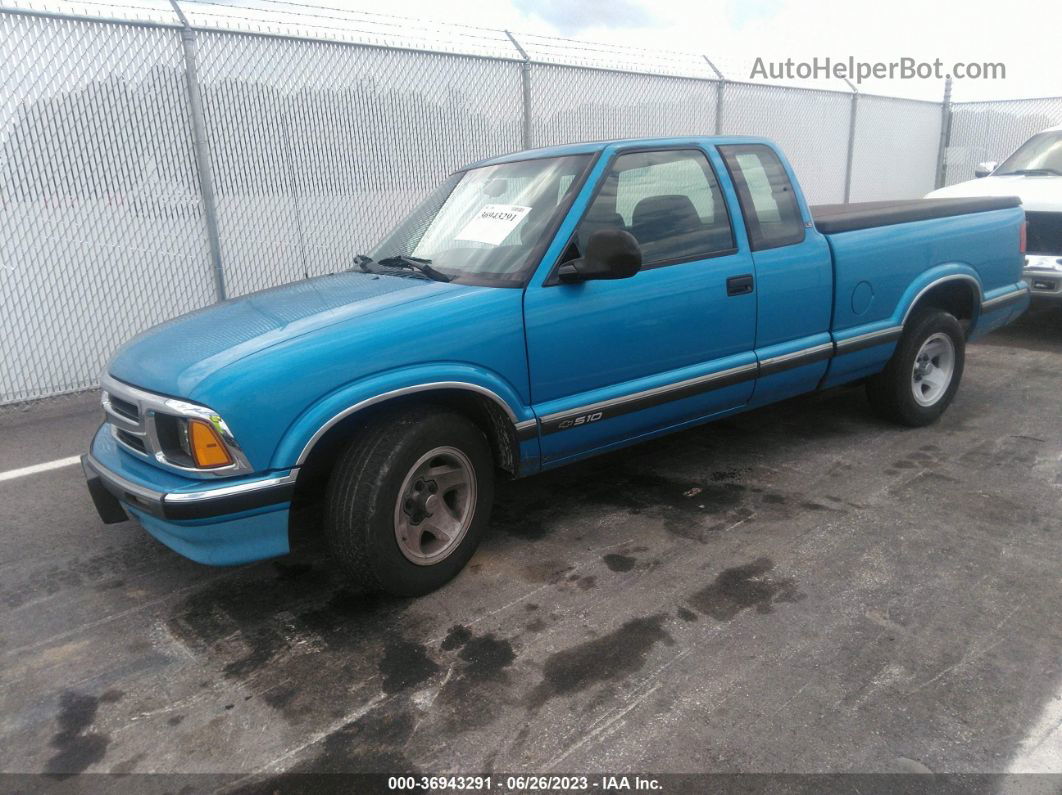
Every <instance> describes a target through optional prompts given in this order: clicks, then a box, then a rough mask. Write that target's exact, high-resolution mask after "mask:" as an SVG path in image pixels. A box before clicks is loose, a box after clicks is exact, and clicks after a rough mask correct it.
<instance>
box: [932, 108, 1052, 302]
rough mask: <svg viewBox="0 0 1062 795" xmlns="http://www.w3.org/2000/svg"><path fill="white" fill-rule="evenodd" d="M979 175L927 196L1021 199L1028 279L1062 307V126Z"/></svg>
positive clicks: (1040, 295) (1038, 293)
mask: <svg viewBox="0 0 1062 795" xmlns="http://www.w3.org/2000/svg"><path fill="white" fill-rule="evenodd" d="M974 176H975V177H976V179H972V180H970V181H969V182H960V183H958V184H957V185H949V186H948V187H946V188H940V189H939V190H935V191H933V192H932V193H928V194H926V198H927V199H943V198H954V197H956V196H1018V197H1019V198H1020V199H1021V203H1022V206H1023V207H1024V208H1025V218H1026V221H1027V222H1028V229H1027V235H1028V238H1027V245H1026V252H1027V253H1026V256H1025V271H1024V278H1025V281H1027V282H1028V283H1029V287H1030V288H1031V290H1032V297H1033V298H1034V299H1038V300H1041V301H1043V300H1048V301H1054V302H1057V303H1059V304H1060V305H1062V126H1059V127H1052V128H1050V129H1048V130H1044V131H1043V132H1040V133H1037V134H1036V135H1034V136H1033V137H1032V138H1030V139H1029V140H1028V141H1026V142H1025V143H1023V144H1022V145H1021V146H1020V147H1018V150H1017V151H1016V152H1014V154H1012V155H1011V156H1010V157H1008V158H1007V159H1006V160H1004V161H1003V162H1002V163H1000V164H998V165H997V164H996V163H981V164H980V165H978V166H977V168H976V169H974Z"/></svg>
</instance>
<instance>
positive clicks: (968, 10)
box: [229, 0, 1062, 100]
mask: <svg viewBox="0 0 1062 795" xmlns="http://www.w3.org/2000/svg"><path fill="white" fill-rule="evenodd" d="M245 1H246V0H245ZM302 1H303V2H312V1H313V0H302ZM229 2H235V3H237V4H242V3H240V0H229ZM250 2H254V0H250ZM319 2H321V3H322V4H327V5H331V6H333V7H337V8H345V9H351V10H353V9H357V10H362V11H370V12H376V13H381V14H396V15H401V16H408V17H416V18H420V19H422V20H424V21H427V20H439V21H442V22H454V23H461V24H466V25H476V26H481V27H489V28H507V29H510V30H513V31H514V32H517V33H519V32H526V33H532V34H544V35H556V36H566V37H570V38H576V39H580V40H584V41H589V42H603V43H610V44H622V45H628V46H637V47H645V48H651V49H661V50H666V51H670V52H676V51H685V52H694V53H706V54H708V55H709V57H711V58H712V60H713V61H714V62H715V63H716V64H717V65H718V66H719V68H720V69H722V71H723V72H724V73H726V74H727V76H728V77H732V78H734V79H741V80H747V79H748V78H749V69H750V67H751V64H752V62H753V60H754V58H755V57H757V56H761V57H763V58H764V59H765V60H774V61H779V60H784V59H785V58H787V57H792V58H794V59H796V60H810V59H811V58H812V57H814V56H819V57H820V58H822V57H826V56H829V57H831V58H833V59H847V58H848V57H849V56H852V57H854V58H856V59H858V60H864V61H892V60H898V59H899V58H901V57H903V56H909V57H912V58H915V59H918V60H925V61H932V60H933V59H935V58H940V59H941V60H942V61H944V63H945V68H946V69H950V66H951V64H952V63H954V62H956V61H963V62H968V61H976V62H984V61H989V62H1002V63H1003V64H1005V65H1006V79H1005V80H979V81H973V80H967V81H956V84H955V88H954V96H955V98H956V99H959V100H970V99H995V98H1012V97H1034V96H1059V95H1062V63H1060V60H1062V59H1060V58H1059V53H1060V51H1062V46H1060V42H1059V35H1058V31H1059V30H1060V29H1062V3H1059V2H1044V1H1043V0H963V1H962V2H960V1H959V0H945V1H943V2H935V3H934V2H928V1H927V0H887V1H886V2H882V1H881V0H876V1H875V2H869V1H867V0H818V1H817V2H810V0H803V1H802V2H801V1H800V0H696V2H684V1H683V0H582V1H581V2H580V0H491V1H490V2H483V0H467V1H466V0H451V1H450V2H445V3H442V2H439V0H319ZM248 4H249V3H248ZM836 87H837V88H843V86H841V85H837V86H836ZM860 89H861V90H863V91H866V92H870V93H882V94H892V95H897V96H909V97H918V98H923V99H939V98H940V96H941V94H942V92H943V84H942V82H941V81H937V80H925V81H923V80H912V81H899V80H895V81H872V82H867V83H864V84H862V85H861V86H860Z"/></svg>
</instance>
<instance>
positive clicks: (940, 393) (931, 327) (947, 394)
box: [867, 309, 966, 428]
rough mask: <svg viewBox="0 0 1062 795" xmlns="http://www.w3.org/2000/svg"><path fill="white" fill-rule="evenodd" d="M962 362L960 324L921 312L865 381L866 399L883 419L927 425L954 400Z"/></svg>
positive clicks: (963, 345) (931, 312)
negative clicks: (885, 361) (880, 366)
mask: <svg viewBox="0 0 1062 795" xmlns="http://www.w3.org/2000/svg"><path fill="white" fill-rule="evenodd" d="M965 361H966V337H965V335H964V334H963V330H962V326H961V325H959V321H958V320H956V319H955V317H954V316H953V315H951V314H949V313H947V312H945V311H943V310H940V309H927V310H922V311H920V312H918V313H917V314H916V315H915V316H914V317H913V318H911V320H910V321H909V322H908V324H907V327H906V328H905V329H904V332H903V336H901V337H900V341H899V343H898V344H897V346H896V351H895V352H894V353H893V355H892V358H891V359H889V363H888V364H887V365H886V366H885V369H884V370H882V371H881V372H880V373H878V374H877V375H875V376H873V377H872V378H870V380H868V381H867V397H868V398H869V399H870V403H871V405H872V406H873V407H874V408H875V410H877V412H878V413H879V414H881V415H882V416H883V417H885V418H886V419H889V420H892V421H893V422H898V423H900V424H902V425H909V426H911V427H913V428H918V427H921V426H923V425H929V424H930V423H932V422H936V420H937V419H939V418H940V415H941V414H943V413H944V410H945V409H947V407H948V405H949V404H950V403H951V401H952V399H953V398H954V397H955V392H956V391H957V390H958V388H959V382H960V381H961V380H962V371H963V365H964V364H965Z"/></svg>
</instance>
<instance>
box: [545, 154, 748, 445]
mask: <svg viewBox="0 0 1062 795" xmlns="http://www.w3.org/2000/svg"><path fill="white" fill-rule="evenodd" d="M714 157H716V156H715V155H714V153H713V158H714ZM719 165H720V164H719V163H716V164H715V165H714V166H713V163H712V162H711V161H710V160H709V157H708V155H707V153H706V152H705V151H704V150H702V149H699V148H695V147H692V146H690V147H686V148H681V149H661V150H654V151H644V150H642V151H630V150H628V151H620V152H619V153H618V154H615V155H614V156H613V157H612V160H611V162H610V163H609V165H608V167H607V168H606V170H605V172H604V174H603V176H602V177H601V180H600V181H599V183H598V186H597V192H596V194H595V195H594V197H593V198H592V200H591V201H590V203H589V205H588V207H587V210H586V212H585V213H584V215H583V217H582V219H581V220H580V222H579V224H578V226H577V227H576V230H575V233H574V234H573V236H572V239H571V240H570V241H569V242H568V244H567V248H566V251H565V253H564V255H563V256H562V257H561V262H564V261H567V260H569V259H573V258H575V257H578V256H580V252H583V251H585V246H586V241H587V239H588V238H589V236H590V234H591V233H592V232H594V231H596V230H597V229H601V228H603V227H608V226H611V227H618V228H621V229H625V230H626V231H628V232H630V233H631V234H633V235H634V237H635V238H636V239H637V240H638V243H639V246H640V248H641V250H642V269H641V270H640V271H639V272H638V273H637V274H635V275H634V276H632V277H630V278H626V279H616V280H599V281H585V282H579V283H575V284H566V283H562V282H560V281H559V280H558V279H557V278H556V277H555V275H551V276H549V277H548V278H545V279H544V280H536V282H533V283H532V285H530V286H529V287H528V288H527V291H526V294H525V297H524V316H525V327H526V335H527V347H528V358H529V367H530V376H531V397H532V402H533V405H534V408H535V411H536V413H537V414H538V416H539V418H540V420H541V449H542V456H543V463H546V464H549V463H560V462H562V461H565V460H568V459H571V458H575V457H578V456H581V455H585V454H589V453H591V452H598V451H600V450H602V449H603V448H607V447H610V446H613V445H618V444H622V443H623V442H625V441H629V440H632V439H635V438H638V437H640V436H644V435H648V434H652V433H654V432H658V431H662V430H664V429H667V428H672V427H675V426H678V425H681V424H683V423H687V422H692V421H694V420H697V419H700V418H703V417H707V416H710V415H712V414H716V413H719V412H722V411H727V410H729V409H733V408H736V407H740V406H743V405H744V404H746V403H747V402H748V400H749V398H750V396H751V394H752V389H753V385H754V383H755V382H754V379H755V374H756V357H755V354H754V352H753V349H754V337H755V323H756V296H755V292H754V289H755V287H754V285H755V280H754V274H753V264H752V259H751V256H750V254H749V252H748V250H747V248H742V246H743V244H741V243H739V242H738V241H739V239H740V238H739V236H738V235H735V233H734V230H733V228H732V224H731V219H730V217H729V213H728V210H727V203H726V201H725V200H724V198H723V193H722V190H721V188H720V184H719V180H718V178H717V176H716V170H715V169H716V168H718V167H719ZM740 237H741V238H743V237H744V235H741V236H740Z"/></svg>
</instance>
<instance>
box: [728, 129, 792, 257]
mask: <svg viewBox="0 0 1062 795" xmlns="http://www.w3.org/2000/svg"><path fill="white" fill-rule="evenodd" d="M719 153H720V154H721V155H722V156H723V161H724V162H725V163H726V168H727V171H729V172H730V177H731V179H733V180H734V187H735V189H736V190H737V194H738V201H740V202H741V211H742V213H743V214H744V216H745V227H746V228H747V229H748V230H749V245H750V246H752V249H753V251H756V250H762V249H765V248H777V247H778V246H788V245H790V244H792V243H799V242H800V241H801V240H803V239H804V219H803V218H801V216H800V205H799V204H797V198H796V194H795V193H794V192H793V185H792V183H791V182H790V181H789V175H788V174H786V173H785V169H784V168H783V167H782V161H781V160H779V159H778V155H776V154H775V153H774V152H773V151H771V148H770V147H769V146H764V145H763V144H742V145H740V146H720V147H719Z"/></svg>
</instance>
